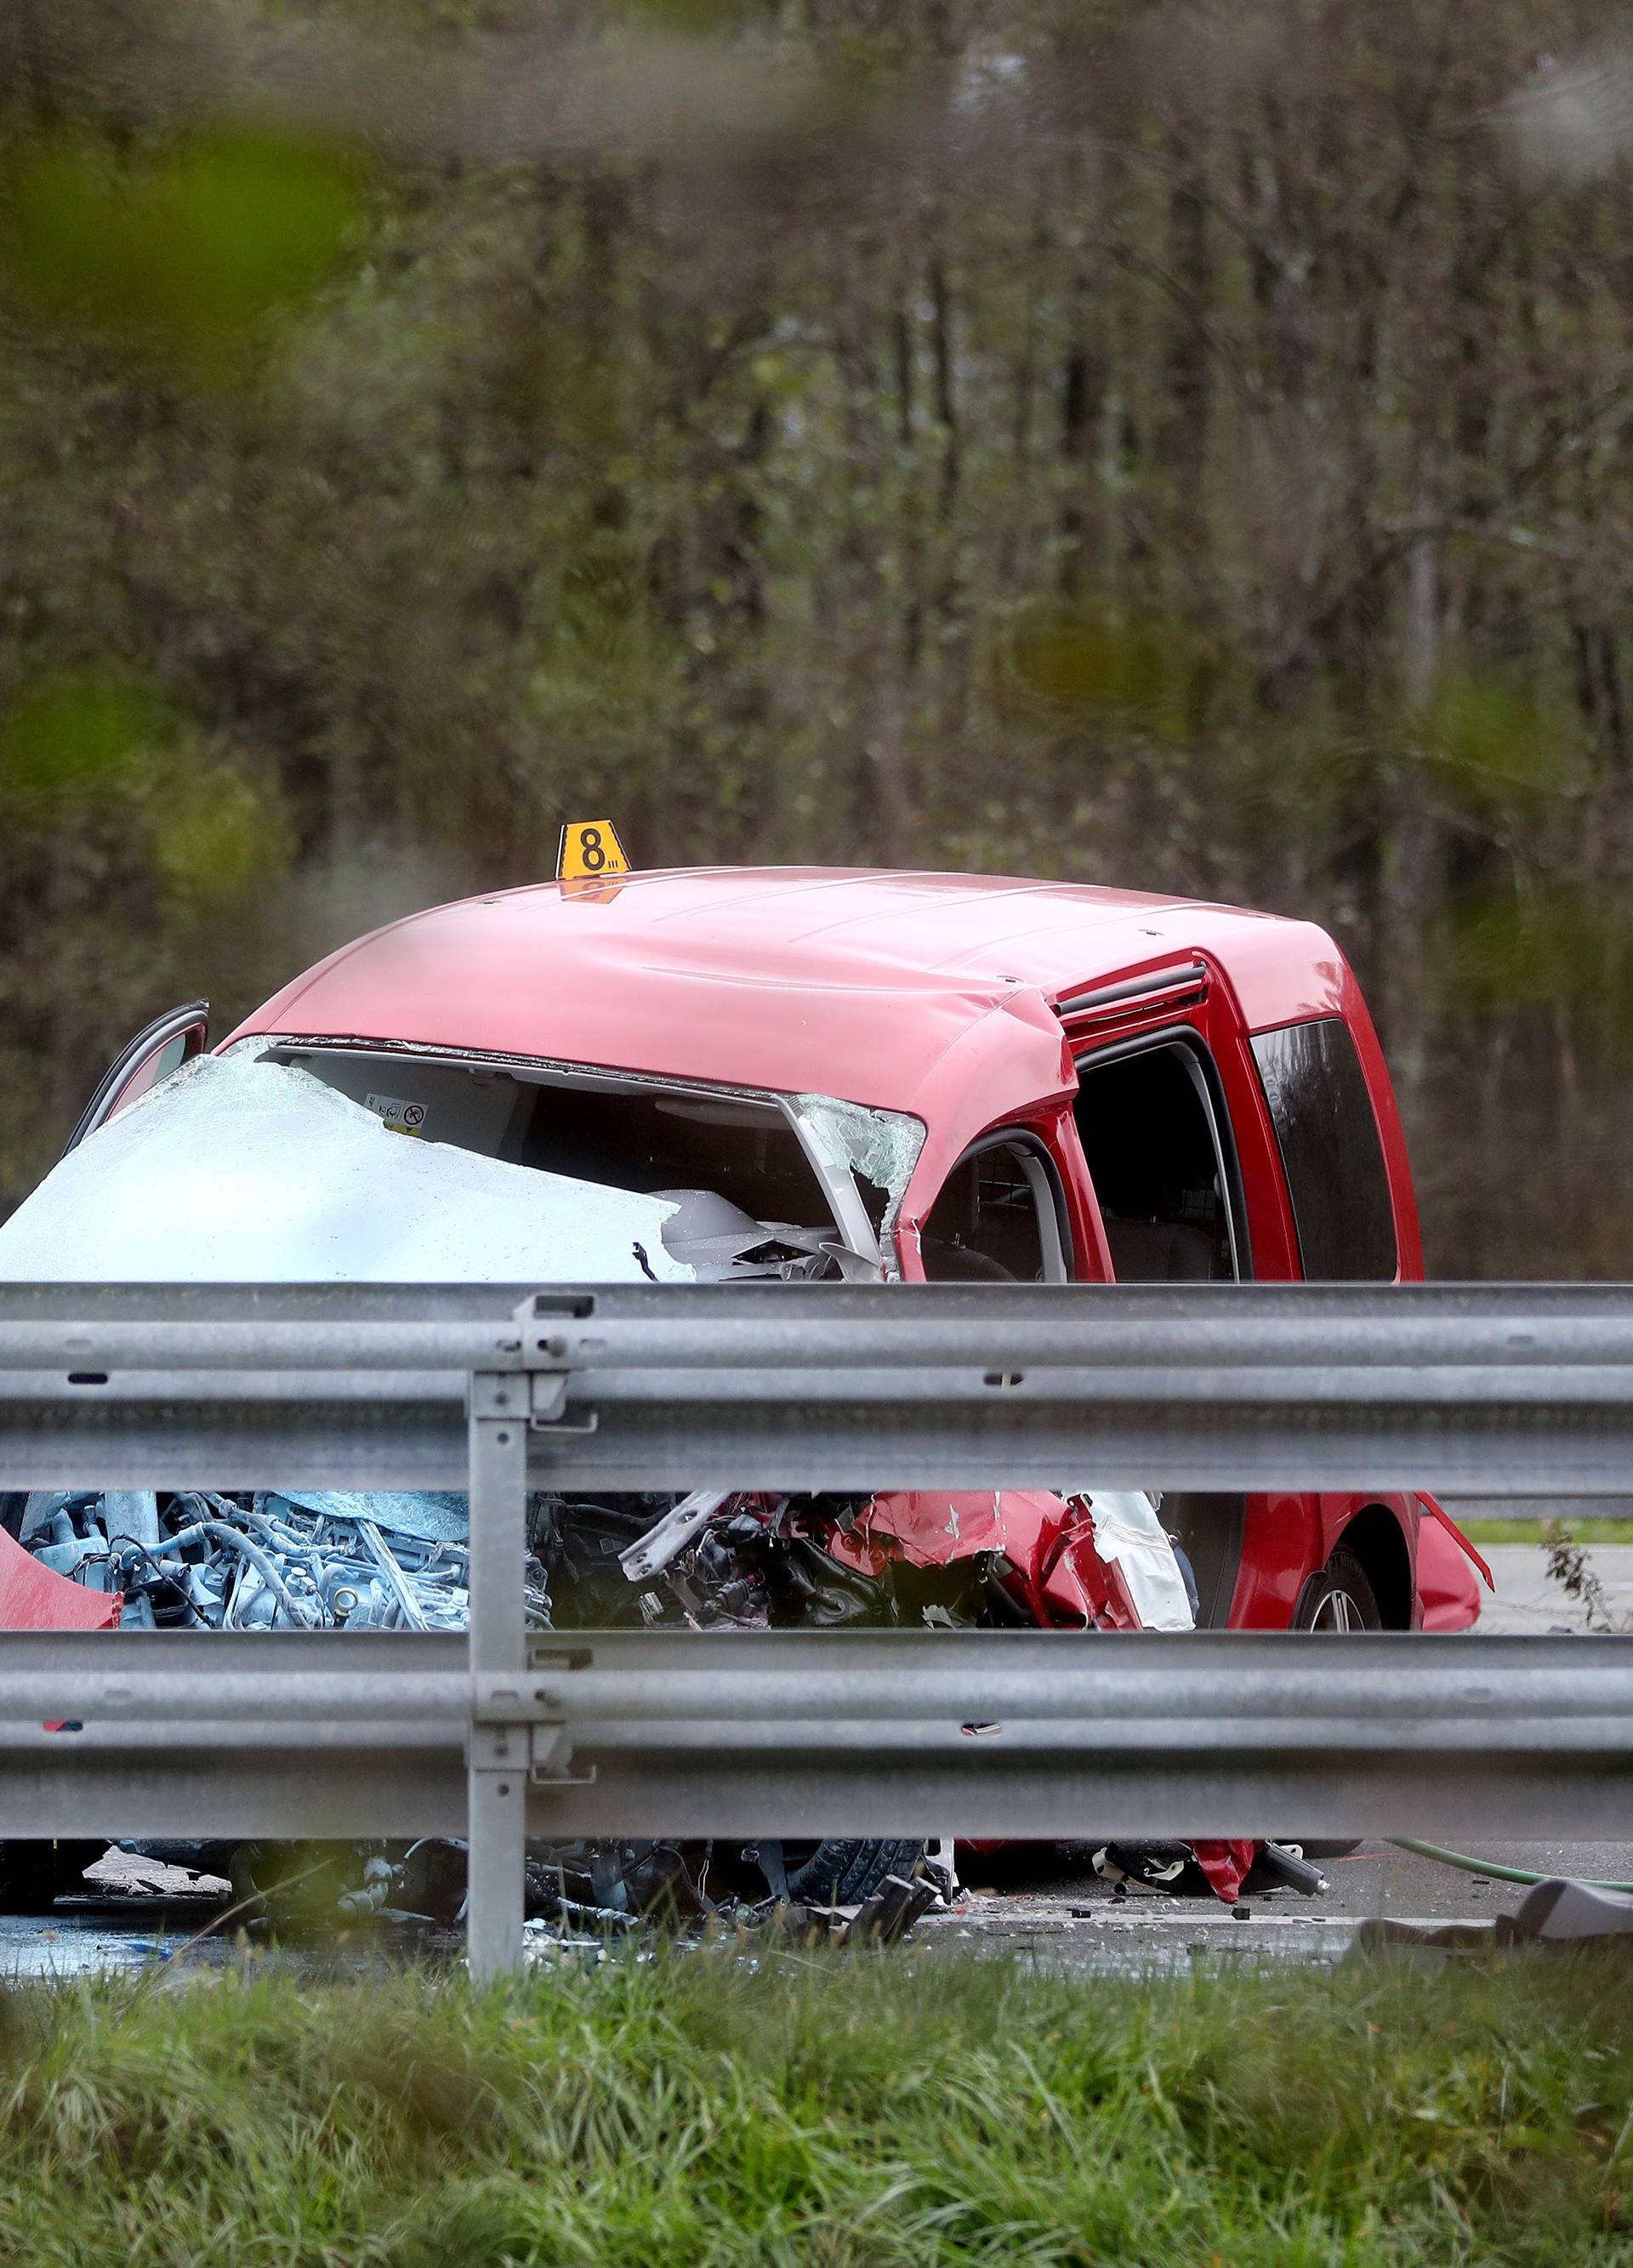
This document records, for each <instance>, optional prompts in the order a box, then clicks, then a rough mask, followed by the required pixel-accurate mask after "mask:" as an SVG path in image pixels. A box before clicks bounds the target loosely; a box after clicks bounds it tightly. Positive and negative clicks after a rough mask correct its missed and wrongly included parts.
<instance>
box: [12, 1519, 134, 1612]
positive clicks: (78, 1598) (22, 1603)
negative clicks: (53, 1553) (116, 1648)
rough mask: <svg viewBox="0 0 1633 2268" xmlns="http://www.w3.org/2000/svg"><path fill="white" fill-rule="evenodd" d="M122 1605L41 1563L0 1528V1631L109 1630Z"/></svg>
mask: <svg viewBox="0 0 1633 2268" xmlns="http://www.w3.org/2000/svg"><path fill="white" fill-rule="evenodd" d="M122 1604H123V1601H122V1599H121V1597H120V1594H119V1593H118V1592H117V1591H88V1590H87V1589H86V1588H85V1585H84V1584H83V1583H70V1581H69V1580H68V1578H67V1576H66V1575H59V1574H57V1573H56V1572H55V1569H53V1568H50V1567H44V1566H41V1563H40V1562H39V1560H38V1559H36V1558H35V1557H33V1553H32V1552H28V1551H25V1550H24V1549H23V1547H22V1545H21V1544H20V1543H13V1542H12V1540H11V1537H10V1536H9V1535H7V1534H6V1532H5V1530H4V1528H0V1630H36V1631H47V1630H62V1631H66V1630H112V1629H113V1628H115V1625H116V1624H117V1623H118V1621H119V1609H120V1608H121V1606H122Z"/></svg>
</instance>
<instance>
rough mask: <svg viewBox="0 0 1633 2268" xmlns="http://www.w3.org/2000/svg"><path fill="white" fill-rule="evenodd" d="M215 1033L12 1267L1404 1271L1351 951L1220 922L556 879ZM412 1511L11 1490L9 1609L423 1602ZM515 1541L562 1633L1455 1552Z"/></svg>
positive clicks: (148, 1614) (23, 1215)
mask: <svg viewBox="0 0 1633 2268" xmlns="http://www.w3.org/2000/svg"><path fill="white" fill-rule="evenodd" d="M208 1049H209V1034H208V1028H207V1019H206V1013H205V1010H204V1007H203V1005H202V1004H195V1005H191V1006H189V1007H186V1008H183V1009H180V1010H178V1011H176V1012H174V1014H172V1015H171V1016H169V1017H167V1018H165V1019H162V1020H160V1021H159V1023H158V1024H156V1025H154V1026H152V1027H150V1029H149V1030H148V1031H147V1032H145V1033H144V1034H143V1035H140V1036H139V1038H138V1039H137V1041H135V1042H132V1044H131V1046H130V1048H129V1049H127V1050H126V1052H125V1054H124V1055H123V1056H122V1057H121V1058H120V1060H119V1062H118V1063H117V1064H115V1066H114V1067H113V1069H112V1070H111V1071H109V1073H108V1075H107V1078H106V1079H105V1080H104V1081H103V1083H102V1085H101V1086H100V1089H99V1091H98V1093H97V1094H96V1096H95V1097H94V1098H93V1099H92V1103H91V1105H90V1107H89V1108H88V1109H87V1111H86V1113H85V1117H84V1119H83V1120H82V1122H81V1123H80V1125H79V1127H78V1129H77V1130H76V1131H75V1135H74V1138H73V1143H72V1145H70V1151H69V1153H68V1155H67V1156H66V1158H65V1159H64V1160H63V1163H62V1165H60V1166H59V1167H57V1168H56V1169H55V1172H54V1173H53V1175H51V1176H49V1177H48V1180H47V1182H45V1183H44V1184H42V1186H41V1189H39V1190H38V1191H36V1192H35V1194H34V1195H33V1197H31V1198H29V1199H28V1200H27V1201H26V1203H25V1204H24V1205H23V1206H22V1207H21V1208H20V1209H19V1211H18V1213H17V1214H16V1215H15V1216H14V1217H13V1219H12V1220H11V1222H10V1223H9V1224H7V1225H6V1226H5V1227H4V1229H3V1230H0V1276H4V1277H8V1278H11V1279H13V1280H18V1279H23V1278H31V1277H45V1278H57V1279H63V1278H70V1279H71V1278H85V1279H103V1278H123V1279H125V1280H158V1279H162V1278H175V1277H178V1276H180V1277H184V1278H193V1279H198V1278H207V1279H213V1280H218V1281H246V1280H257V1279H282V1280H335V1279H336V1278H354V1279H358V1280H377V1281H378V1280H397V1281H421V1282H424V1281H439V1280H462V1281H471V1280H484V1281H493V1282H502V1283H517V1282H530V1281H533V1282H551V1281H555V1282H565V1281H607V1280H615V1279H617V1278H627V1279H631V1280H633V1279H636V1278H650V1279H653V1280H660V1281H661V1280H669V1281H695V1280H708V1279H719V1278H725V1277H732V1278H738V1277H742V1276H744V1275H752V1276H758V1277H764V1278H780V1279H783V1280H794V1279H802V1280H804V1279H811V1278H824V1277H829V1278H847V1279H850V1280H879V1279H881V1278H883V1279H884V1280H887V1281H890V1280H899V1281H905V1282H914V1281H920V1280H925V1279H927V1280H930V1281H934V1282H953V1281H974V1282H992V1283H1005V1282H1026V1283H1032V1282H1051V1281H1068V1280H1074V1279H1075V1280H1079V1281H1084V1282H1104V1281H1110V1280H1117V1281H1119V1282H1130V1281H1132V1282H1139V1283H1152V1282H1164V1283H1165V1282H1193V1281H1210V1280H1211V1281H1219V1280H1231V1279H1246V1278H1256V1279H1258V1280H1260V1281H1273V1282H1286V1281H1292V1280H1297V1279H1299V1278H1307V1279H1312V1280H1329V1281H1351V1282H1354V1281H1366V1282H1380V1281H1393V1280H1396V1279H1411V1278H1417V1277H1418V1276H1420V1275H1421V1273H1422V1256H1421V1248H1420V1244H1419V1237H1418V1226H1417V1216H1416V1210H1415V1203H1414V1198H1413V1192H1412V1184H1411V1178H1410V1174H1409V1171H1408V1163H1407V1156H1406V1150H1405V1145H1404V1143H1403V1140H1402V1137H1401V1132H1400V1123H1399V1120H1398V1116H1397V1114H1396V1109H1395V1104H1394V1100H1393V1094H1392V1093H1391V1089H1390V1084H1389V1079H1388V1074H1387V1072H1386V1071H1385V1064H1384V1061H1383V1057H1382V1055H1381V1053H1380V1050H1379V1048H1378V1041H1377V1038H1376V1035H1374V1032H1373V1029H1372V1026H1371V1020H1370V1019H1369V1017H1368V1015H1367V1013H1366V1009H1365V1006H1364V1005H1363V1001H1362V998H1361V995H1360V992H1359V990H1358V989H1357V986H1356V981H1355V978H1354V976H1352V974H1351V972H1350V970H1349V968H1348V966H1347V965H1346V963H1345V961H1344V959H1343V956H1342V954H1341V953H1340V952H1339V950H1338V948H1337V947H1336V946H1334V943H1333V941H1332V940H1331V939H1330V938H1328V937H1327V936H1326V934H1325V933H1324V932H1322V931H1321V930H1319V929H1318V928H1316V927H1314V926H1312V924H1307V923H1304V922H1297V921H1289V920H1283V919H1280V918H1276V917H1271V916H1268V915H1265V914H1259V913H1253V912H1248V911H1243V910H1240V909H1235V908H1230V907H1224V906H1214V905H1203V904H1194V903H1189V902H1184V901H1179V900H1175V899H1172V898H1167V897H1162V896H1156V895H1140V894H1137V893H1133V892H1127V891H1119V890H1112V889H1103V888H1099V887H1087V886H1081V885H1075V884H1070V883H1065V882H1049V881H1028V880H1001V879H991V878H983V877H979V876H971V875H962V874H933V873H872V872H853V871H831V870H823V869H769V870H757V869H705V870H700V871H698V870H692V871H665V872H653V873H634V874H627V875H621V876H619V877H617V879H616V880H602V879H596V880H592V881H589V882H575V881H564V882H556V883H550V884H547V885H542V886H537V887H528V888H523V889H517V890H510V891H505V892H499V893H495V894H492V895H487V896H483V897H478V898H472V899H468V900H466V901H464V902H461V903H458V904H454V905H448V906H441V907H437V908H434V909H431V910H429V911H426V912H424V913H420V914H417V915H414V916H411V917H409V918H407V919H405V920H403V921H399V922H396V923H394V924H390V925H389V926H388V927H387V928H384V929H382V930H380V931H377V932H374V933H373V935H372V936H369V937H366V938H363V939H359V940H358V942H356V943H354V944H351V945H349V946H344V948H342V949H341V950H340V951H339V952H337V953H335V954H331V955H329V958H328V959H327V960H325V961H321V963H319V965H318V966H317V967H316V968H313V969H310V970H308V971H307V973H306V974H304V975H303V976H299V977H297V978H296V979H295V980H294V981H293V982H292V983H290V984H289V985H287V986H286V987H285V988H284V990H282V991H281V992H279V993H277V995H276V996H275V997H274V998H272V999H271V1000H270V1001H268V1002H267V1003H266V1005H264V1006H263V1007H262V1008H261V1009H259V1010H257V1011H256V1012H255V1013H254V1014H253V1015H251V1016H249V1017H248V1019H247V1020H245V1021H244V1023H243V1024H241V1025H240V1027H239V1028H238V1029H237V1030H236V1031H235V1032H234V1033H233V1034H232V1035H231V1036H230V1037H229V1038H228V1039H227V1040H225V1042H223V1043H221V1045H220V1046H219V1047H218V1049H216V1050H215V1051H214V1052H213V1053H211V1052H208ZM407 1501H408V1500H406V1499H389V1500H388V1499H379V1498H369V1499H337V1498H318V1497H314V1498H300V1497H294V1496H292V1497H289V1498H277V1497H271V1498H268V1499H264V1500H262V1499H256V1500H255V1502H254V1503H253V1504H252V1503H239V1502H235V1501H233V1500H232V1499H184V1498H177V1499H149V1500H145V1501H140V1502H127V1501H126V1500H124V1499H106V1498H104V1499H97V1498H92V1497H86V1498H84V1499H64V1498H62V1497H60V1496H59V1497H58V1498H55V1499H48V1500H47V1499H41V1500H40V1501H36V1500H35V1499H33V1498H31V1499H26V1501H22V1502H19V1503H13V1505H12V1506H11V1507H10V1508H9V1510H5V1511H4V1528H5V1529H6V1531H7V1532H6V1533H5V1534H4V1535H0V1621H4V1622H7V1623H11V1624H33V1625H35V1626H39V1625H41V1624H45V1625H52V1624H56V1623H58V1622H61V1623H63V1624H68V1623H70V1622H71V1623H75V1624H83V1623H85V1622H86V1621H88V1620H96V1619H99V1618H100V1619H107V1620H113V1619H115V1618H119V1617H120V1616H122V1617H123V1619H124V1620H125V1621H126V1622H129V1621H131V1620H133V1619H134V1620H138V1621H147V1620H151V1621H152V1622H154V1623H158V1624H181V1623H185V1622H188V1621H189V1620H191V1621H198V1622H206V1623H209V1624H214V1625H223V1624H225V1625H230V1626H235V1627H240V1626H241V1627H255V1626H260V1627H270V1626H284V1625H287V1624H299V1625H303V1626H310V1625H314V1624H321V1623H329V1624H336V1623H340V1622H346V1623H349V1624H351V1625H353V1626H358V1625H359V1624H367V1623H369V1622H371V1621H375V1620H378V1621H380V1622H381V1623H385V1624H396V1625H398V1626H402V1625H403V1624H407V1625H408V1626H426V1627H436V1626H447V1625H448V1624H450V1623H451V1622H456V1621H457V1620H458V1619H459V1618H460V1617H461V1616H462V1611H463V1581H462V1552H463V1550H464V1535H463V1530H462V1527H461V1524H460V1510H459V1506H457V1504H454V1503H452V1502H446V1503H440V1505H439V1506H432V1507H430V1508H429V1509H428V1508H427V1507H426V1506H425V1505H424V1504H421V1505H418V1506H410V1507H409V1509H408V1510H405V1509H404V1508H403V1507H404V1505H405V1504H406V1503H407ZM110 1506H111V1507H112V1511H111V1513H109V1510H108V1508H109V1507H110ZM0 1509H4V1508H0ZM532 1542H533V1558H532V1561H531V1563H530V1566H529V1578H528V1580H529V1584H530V1587H531V1593H532V1595H533V1599H534V1603H535V1609H536V1619H537V1620H538V1621H539V1622H540V1623H541V1624H548V1625H550V1626H556V1627H559V1626H562V1625H564V1624H580V1625H591V1624H602V1625H605V1624H613V1623H618V1622H639V1621H641V1620H643V1619H644V1620H647V1621H660V1620H661V1621H678V1622H686V1623H691V1624H700V1625H703V1626H735V1625H743V1624H760V1623H765V1622H773V1623H777V1624H799V1623H807V1624H817V1625H822V1624H839V1623H845V1622H849V1621H854V1620H858V1619H869V1618H872V1619H886V1620H890V1621H896V1622H899V1621H914V1622H918V1621H928V1622H932V1623H935V1622H938V1621H939V1622H943V1623H946V1624H964V1625H968V1624H1002V1623H1006V1622H1008V1623H1020V1624H1044V1625H1046V1626H1059V1627H1063V1628H1070V1629H1112V1630H1116V1629H1137V1628H1142V1627H1145V1628H1152V1627H1155V1628H1165V1629H1185V1628H1189V1627H1192V1626H1193V1625H1197V1626H1202V1627H1219V1626H1226V1625H1228V1626H1230V1627H1232V1628H1239V1629H1261V1630H1262V1629H1282V1628H1287V1627H1289V1626H1291V1627H1294V1628H1299V1629H1312V1630H1326V1631H1349V1630H1356V1629H1376V1628H1380V1627H1382V1628H1393V1629H1401V1630H1405V1629H1412V1628H1417V1627H1430V1628H1437V1629H1452V1628H1459V1627H1465V1626H1467V1624H1470V1623H1472V1622H1473V1621H1474V1618H1475V1616H1476V1615H1477V1613H1478V1592H1477V1588H1476V1583H1475V1578H1474V1572H1473V1568H1472V1566H1471V1564H1470V1562H1471V1558H1472V1556H1473V1555H1472V1554H1471V1553H1468V1551H1467V1546H1463V1545H1462V1543H1461V1539H1460V1538H1459V1537H1458V1536H1457V1535H1456V1531H1455V1529H1454V1528H1452V1525H1451V1523H1450V1522H1449V1521H1446V1520H1445V1515H1444V1514H1442V1513H1440V1512H1439V1509H1438V1507H1437V1506H1434V1505H1433V1504H1432V1503H1431V1501H1430V1499H1427V1498H1421V1497H1415V1496H1410V1495H1388V1496H1374V1495H1367V1494H1337V1495H1300V1494H1291V1493H1283V1494H1278V1495H1274V1496H1264V1497H1252V1496H1221V1495H1210V1496H1207V1497H1201V1496H1187V1495H1170V1496H1167V1497H1165V1498H1163V1499H1160V1500H1157V1499H1154V1498H1149V1497H1146V1496H1143V1495H1140V1494H1137V1493H1130V1492H1127V1491H1123V1492H1107V1491H1097V1490H1096V1489H1095V1488H1094V1487H1093V1485H1092V1477H1091V1476H1086V1478H1085V1483H1084V1486H1083V1490H1082V1491H1081V1492H1079V1493H1078V1494H1075V1495H1072V1496H1065V1495H1059V1494H1051V1493H1048V1492H1045V1491H1014V1492H1010V1493H1009V1494H1005V1495H1001V1496H1000V1497H999V1498H997V1499H994V1497H993V1496H992V1495H991V1494H990V1492H986V1493H979V1494H974V1495H972V1496H970V1497H968V1498H964V1497H960V1496H958V1495H957V1494H956V1493H955V1494H954V1495H952V1496H949V1495H948V1494H947V1492H945V1491H938V1492H926V1493H920V1494H890V1495H883V1496H878V1497H876V1498H873V1499H849V1500H840V1499H831V1498H824V1497H822V1496H813V1497H811V1498H809V1499H799V1500H787V1499H766V1498H764V1497H761V1496H748V1495H745V1496H740V1497H731V1496H725V1497H718V1498H711V1499H702V1498H698V1497H694V1498H691V1499H685V1500H684V1501H683V1503H682V1504H680V1505H678V1506H677V1505H676V1503H675V1502H674V1500H673V1499H608V1500H607V1501H605V1502H602V1503H597V1504H580V1503H573V1504H566V1503H561V1502H558V1501H556V1500H553V1499H545V1500H541V1501H540V1502H539V1503H538V1504H537V1505H536V1507H535V1515H534V1530H533V1538H532ZM883 1847H884V1850H885V1852H887V1854H888V1855H889V1859H890V1863H898V1854H897V1853H895V1852H891V1851H890V1846H883ZM857 1848H858V1851H859V1852H860V1849H861V1846H857ZM868 1848H869V1849H870V1850H872V1851H874V1852H877V1849H878V1846H868ZM812 1863H813V1864H818V1865H819V1867H826V1868H827V1869H828V1870H829V1874H830V1876H831V1875H832V1873H833V1867H834V1863H835V1860H834V1854H833V1853H832V1852H825V1854H824V1855H823V1856H822V1857H821V1859H820V1860H819V1861H818V1860H817V1859H813V1861H812ZM841 1871H844V1869H841ZM851 1871H853V1872H854V1873H855V1874H856V1876H857V1879H858V1880H861V1876H862V1875H863V1874H867V1875H868V1876H870V1877H871V1876H872V1875H873V1874H876V1865H875V1863H874V1860H872V1859H870V1860H869V1861H868V1864H867V1865H866V1866H863V1865H862V1864H861V1860H860V1859H858V1863H857V1867H855V1868H854V1869H852V1870H851ZM797 1874H798V1868H797V1867H796V1868H794V1870H793V1871H792V1872H791V1874H790V1881H791V1882H792V1881H794V1878H795V1875H797ZM795 1887H796V1889H797V1882H796V1883H795ZM854 1887H855V1884H854V1883H853V1882H849V1881H847V1883H846V1888H848V1889H854Z"/></svg>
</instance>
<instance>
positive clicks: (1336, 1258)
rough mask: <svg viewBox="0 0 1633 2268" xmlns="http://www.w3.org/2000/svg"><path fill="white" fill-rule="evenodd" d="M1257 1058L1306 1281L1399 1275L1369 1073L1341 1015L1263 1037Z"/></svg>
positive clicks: (1258, 1038)
mask: <svg viewBox="0 0 1633 2268" xmlns="http://www.w3.org/2000/svg"><path fill="white" fill-rule="evenodd" d="M1253 1054H1254V1056H1255V1057H1257V1059H1258V1064H1259V1076H1260V1079H1262V1080H1263V1082H1264V1090H1265V1100H1266V1101H1267V1102H1268V1103H1269V1105H1270V1116H1271V1119H1272V1121H1273V1123H1274V1124H1275V1138H1276V1140H1277V1142H1278V1143H1279V1145H1281V1151H1282V1166H1283V1167H1285V1169H1286V1173H1287V1186H1288V1191H1289V1195H1290V1197H1292V1200H1293V1219H1294V1221H1295V1223H1296V1225H1297V1230H1298V1248H1299V1251H1300V1254H1301V1255H1302V1256H1303V1260H1304V1274H1305V1276H1306V1278H1309V1279H1310V1280H1311V1281H1312V1282H1324V1283H1343V1284H1354V1283H1381V1282H1387V1281H1388V1280H1389V1279H1390V1278H1393V1275H1394V1273H1395V1270H1396V1267H1397V1265H1398V1262H1399V1254H1398V1252H1397V1249H1396V1245H1395V1213H1394V1206H1393V1203H1392V1201H1391V1198H1390V1193H1389V1175H1388V1171H1387V1168H1386V1167H1385V1164H1384V1148H1383V1144H1382V1143H1381V1142H1380V1141H1379V1139H1378V1120H1377V1118H1376V1117H1375V1116H1374V1115H1373V1111H1372V1098H1371V1094H1369V1093H1368V1092H1367V1084H1366V1075H1365V1073H1364V1072H1363V1071H1362V1068H1361V1059H1360V1057H1358V1056H1357V1055H1356V1043H1355V1041H1354V1040H1353V1039H1352V1038H1351V1036H1350V1032H1349V1026H1348V1024H1346V1023H1345V1022H1344V1020H1343V1019H1342V1017H1341V1016H1323V1017H1321V1018H1319V1019H1318V1020H1316V1021H1315V1022H1312V1023H1308V1024H1287V1025H1284V1026H1283V1027H1282V1029H1281V1030H1280V1031H1277V1032H1257V1033H1255V1034H1254V1035H1253Z"/></svg>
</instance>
